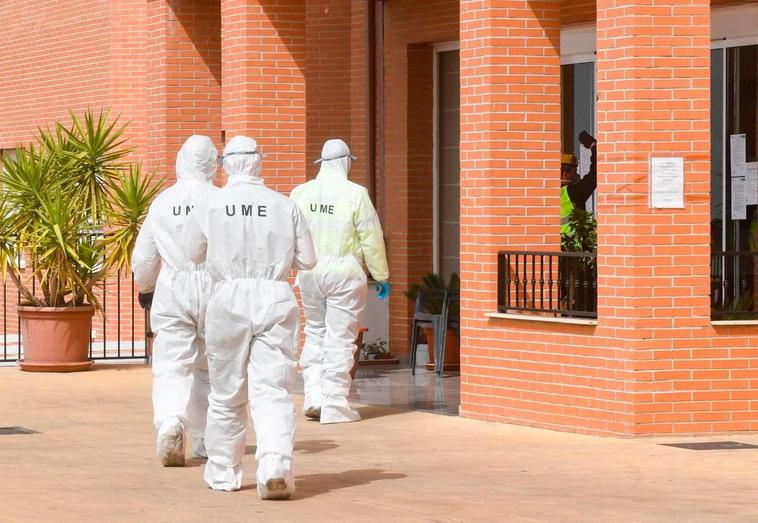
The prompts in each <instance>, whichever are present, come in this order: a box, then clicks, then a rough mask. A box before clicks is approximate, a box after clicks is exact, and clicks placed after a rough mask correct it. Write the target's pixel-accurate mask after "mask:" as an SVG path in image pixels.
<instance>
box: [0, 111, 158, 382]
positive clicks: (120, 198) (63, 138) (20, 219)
mask: <svg viewBox="0 0 758 523" xmlns="http://www.w3.org/2000/svg"><path fill="white" fill-rule="evenodd" d="M125 130H126V126H125V125H119V124H118V119H117V118H116V119H115V120H110V119H109V117H108V113H107V112H100V113H99V114H98V115H95V114H94V113H93V112H92V111H87V112H86V113H85V114H84V116H83V118H78V117H76V116H75V115H74V114H73V113H71V123H70V125H68V126H64V125H62V124H60V123H58V124H56V125H55V127H54V128H53V129H52V130H40V132H39V135H38V139H37V142H36V143H34V144H31V145H29V146H27V147H21V148H19V149H17V151H16V157H15V158H8V157H6V158H4V159H3V168H2V172H1V173H0V187H2V190H3V198H2V200H1V201H0V269H2V272H3V276H4V277H5V276H7V277H8V278H10V279H11V281H13V283H14V284H15V285H16V287H17V288H18V290H19V293H20V295H21V305H20V306H19V318H20V321H21V332H22V341H23V352H24V355H23V359H21V360H19V365H20V366H21V368H22V369H23V370H33V371H55V372H69V371H74V370H84V369H87V368H89V367H90V366H91V364H92V363H91V361H90V360H89V357H88V348H89V340H90V332H91V330H92V316H93V314H94V313H95V312H102V307H101V304H100V301H99V300H98V298H97V295H96V293H95V290H96V287H97V286H98V285H99V284H100V283H101V282H102V280H103V278H104V277H105V275H106V274H108V273H112V272H117V271H120V270H122V269H125V268H127V267H128V266H129V262H130V255H131V251H132V249H133V247H134V241H135V240H136V237H137V232H138V230H139V227H140V225H141V223H142V221H143V219H144V217H145V215H146V213H147V210H148V207H149V205H150V202H151V201H152V199H153V197H154V196H155V195H156V194H157V192H158V191H159V190H160V184H158V183H155V182H154V181H153V177H152V176H148V177H144V176H143V175H142V173H141V169H140V166H139V164H131V163H128V162H126V160H125V158H126V156H127V155H128V154H129V153H130V152H131V150H130V149H129V148H127V147H126V140H125V138H124V132H125ZM25 267H28V269H27V268H25Z"/></svg>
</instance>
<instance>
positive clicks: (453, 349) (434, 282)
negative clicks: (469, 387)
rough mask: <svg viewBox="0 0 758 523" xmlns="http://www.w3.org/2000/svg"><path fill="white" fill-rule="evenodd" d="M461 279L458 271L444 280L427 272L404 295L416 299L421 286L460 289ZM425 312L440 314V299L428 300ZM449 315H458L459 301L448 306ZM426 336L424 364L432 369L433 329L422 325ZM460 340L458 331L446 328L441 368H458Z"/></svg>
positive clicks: (451, 289)
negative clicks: (427, 360)
mask: <svg viewBox="0 0 758 523" xmlns="http://www.w3.org/2000/svg"><path fill="white" fill-rule="evenodd" d="M460 286H461V280H460V277H459V276H458V273H455V272H454V273H453V274H451V275H450V279H449V280H448V281H447V282H446V281H445V280H444V278H443V277H442V276H440V275H439V274H437V273H434V272H432V273H429V274H427V275H426V276H424V278H423V279H422V283H414V284H412V285H411V286H410V287H409V288H408V290H407V291H405V292H404V294H405V296H406V297H407V298H408V299H410V300H412V301H414V302H415V301H416V297H417V296H418V291H419V289H421V288H425V289H437V290H447V291H458V290H460ZM425 309H426V312H428V313H429V314H441V313H442V300H429V302H428V303H427V304H426V305H425ZM449 315H450V317H459V316H460V303H459V302H455V303H453V305H452V306H451V307H450V311H449ZM422 330H423V331H424V335H425V337H426V345H427V349H428V351H429V362H428V363H427V364H426V368H427V370H434V359H435V357H434V329H433V328H432V327H424V328H423V329H422ZM460 360H461V354H460V341H459V338H458V333H457V332H455V331H453V330H452V329H450V328H448V329H447V333H446V339H445V361H444V362H443V368H444V369H445V370H457V369H459V368H460Z"/></svg>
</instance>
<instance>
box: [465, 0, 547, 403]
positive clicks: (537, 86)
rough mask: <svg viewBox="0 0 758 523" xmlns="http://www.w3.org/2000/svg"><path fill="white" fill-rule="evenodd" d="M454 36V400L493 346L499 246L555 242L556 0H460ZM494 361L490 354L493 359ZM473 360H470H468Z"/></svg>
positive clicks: (470, 390)
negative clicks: (457, 171) (457, 277)
mask: <svg viewBox="0 0 758 523" xmlns="http://www.w3.org/2000/svg"><path fill="white" fill-rule="evenodd" d="M460 6H461V13H460V17H461V18H460V43H461V281H462V284H461V285H462V296H461V297H462V303H461V309H462V316H463V317H462V323H463V325H462V333H461V370H462V379H461V403H462V410H463V411H467V410H468V411H469V414H470V415H472V414H473V412H474V410H473V409H474V407H472V403H476V402H477V401H478V400H477V398H476V396H478V395H479V394H484V395H485V396H487V395H490V393H488V392H486V391H484V390H480V391H479V392H477V390H476V389H478V388H479V387H476V386H475V385H474V384H473V383H474V382H475V381H476V380H477V375H479V374H482V373H484V374H488V375H492V374H491V372H490V369H486V368H483V367H482V365H487V363H484V361H486V360H481V359H480V360H479V363H475V360H476V359H477V358H482V357H485V358H492V357H496V356H495V355H494V354H493V352H492V348H493V340H492V337H491V336H492V334H491V332H490V331H489V330H488V328H489V325H490V324H491V323H492V322H488V321H487V319H486V317H485V315H486V314H487V313H489V312H494V311H496V310H497V292H496V291H497V256H496V254H497V252H498V251H499V250H502V249H524V248H528V249H534V250H547V249H549V250H558V249H559V246H560V239H559V228H560V226H559V224H560V220H559V197H560V191H559V188H560V147H561V142H560V49H559V47H560V23H559V2H558V1H557V0H552V1H539V2H536V1H529V0H516V1H509V2H505V1H502V0H463V1H461V4H460ZM492 364H494V363H492ZM474 365H476V366H474Z"/></svg>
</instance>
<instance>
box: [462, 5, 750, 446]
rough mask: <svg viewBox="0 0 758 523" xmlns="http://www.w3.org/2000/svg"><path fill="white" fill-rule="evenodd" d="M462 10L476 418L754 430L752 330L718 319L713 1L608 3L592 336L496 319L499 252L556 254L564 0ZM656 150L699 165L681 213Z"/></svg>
mask: <svg viewBox="0 0 758 523" xmlns="http://www.w3.org/2000/svg"><path fill="white" fill-rule="evenodd" d="M461 5H462V11H461V41H462V54H461V58H462V65H461V84H462V113H461V122H462V131H461V150H462V164H461V165H462V211H461V212H462V216H461V219H462V231H465V233H464V235H463V237H462V244H461V248H462V253H463V254H462V273H463V274H462V276H463V310H464V320H463V335H462V349H461V351H462V364H463V368H462V383H461V402H462V405H461V412H462V414H463V415H464V416H469V417H474V418H479V419H488V420H500V421H509V422H515V423H523V424H529V425H534V426H539V427H547V428H557V429H561V430H571V431H578V432H589V433H597V434H625V435H649V434H670V433H691V434H702V433H712V432H727V431H747V430H756V429H758V393H757V392H755V387H756V385H758V380H757V379H756V378H758V370H756V369H758V349H757V348H756V342H755V341H753V339H754V336H751V334H753V331H754V328H753V327H744V326H742V327H739V326H716V327H714V326H712V325H711V322H710V310H709V254H710V238H709V222H710V207H709V169H710V165H709V158H710V156H709V148H710V143H709V142H710V134H709V133H710V120H709V119H710V115H709V74H710V73H709V53H710V50H709V49H710V41H709V40H710V38H709V37H710V17H709V5H708V2H707V1H700V2H695V3H692V2H690V1H681V2H679V1H668V2H663V1H660V2H659V1H654V2H653V3H652V5H644V6H643V5H637V6H630V5H628V4H627V3H623V2H616V1H615V0H599V1H598V8H599V11H598V16H597V28H598V56H597V91H598V96H599V100H598V113H597V117H598V129H599V135H598V138H599V143H600V145H599V146H598V149H599V153H600V157H599V165H600V176H599V184H598V194H599V210H598V215H599V229H598V232H599V241H600V247H599V282H598V284H599V296H598V314H599V319H598V325H597V326H596V327H593V326H579V325H561V324H554V325H550V324H547V325H546V324H542V323H532V322H523V321H515V320H508V319H486V314H487V313H488V312H492V311H494V310H495V308H496V294H495V281H496V278H497V276H496V265H495V253H496V251H497V250H499V249H505V248H510V249H518V248H530V249H540V248H545V247H547V248H556V247H557V237H554V236H552V235H556V236H557V208H558V207H557V201H556V198H557V194H558V177H557V173H558V166H557V163H556V162H557V158H558V154H559V152H560V144H559V141H558V139H557V133H558V128H557V123H558V120H557V114H558V113H557V109H556V108H555V106H556V104H557V103H558V102H557V100H556V97H557V96H558V92H557V90H556V88H557V85H558V77H557V74H558V73H557V35H556V23H557V21H558V19H559V17H558V15H557V14H556V10H557V4H556V3H552V2H539V3H537V2H528V1H524V2H523V3H522V4H520V5H515V4H512V3H510V4H508V8H505V7H503V6H501V5H500V4H499V3H498V2H491V3H490V2H484V3H482V2H473V1H472V2H464V3H462V4H461ZM560 18H561V19H563V20H565V12H564V13H563V14H562V15H561V17H560ZM503 36H506V37H508V42H509V45H507V46H505V45H500V42H501V41H502V40H500V38H502V37H503ZM504 72H507V73H508V74H503V73H504ZM525 74H529V76H530V80H529V81H527V80H526V79H525V78H524V75H525ZM543 144H544V147H538V145H543ZM651 155H660V156H670V155H674V156H682V157H683V158H684V159H685V180H686V183H685V209H683V210H656V211H653V210H651V209H649V208H648V205H647V190H648V189H647V176H648V174H647V172H648V160H649V157H650V156H651ZM551 173H555V174H552V175H551ZM546 189H547V190H546ZM497 202H500V203H499V204H498V203H497ZM490 206H492V207H490ZM525 207H528V212H527V213H525V215H523V216H520V215H519V211H520V210H523V209H524V208H525ZM549 209H552V217H550V214H551V213H550V212H548V210H549ZM546 226H547V229H546V228H545V227H546ZM551 237H552V238H553V239H551Z"/></svg>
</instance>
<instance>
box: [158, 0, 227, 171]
mask: <svg viewBox="0 0 758 523" xmlns="http://www.w3.org/2000/svg"><path fill="white" fill-rule="evenodd" d="M148 6H149V13H148V27H149V37H150V38H149V41H148V43H147V45H146V53H147V55H148V57H149V63H150V67H149V68H148V71H147V72H148V74H149V96H148V98H147V100H148V106H147V108H146V109H145V110H146V112H147V115H148V120H149V129H150V138H151V140H150V144H149V149H148V158H149V160H150V163H151V167H154V168H156V169H158V171H159V172H162V173H163V174H164V175H165V177H166V179H167V180H172V179H174V174H175V173H174V163H175V159H176V153H177V152H178V151H179V148H180V147H181V144H182V143H183V142H184V140H186V139H187V137H188V136H190V135H192V134H204V135H207V136H210V137H211V138H212V139H213V140H214V141H215V143H216V147H217V148H218V149H219V151H220V150H222V148H223V144H222V143H221V5H220V1H219V0H195V1H188V0H181V1H179V0H172V1H166V0H160V1H154V2H148Z"/></svg>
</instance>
